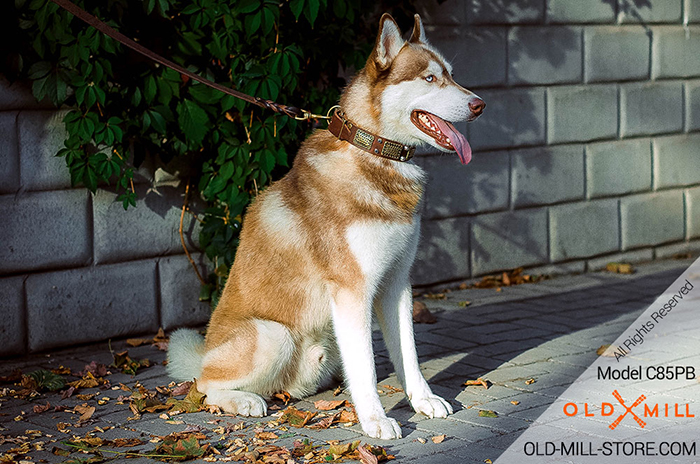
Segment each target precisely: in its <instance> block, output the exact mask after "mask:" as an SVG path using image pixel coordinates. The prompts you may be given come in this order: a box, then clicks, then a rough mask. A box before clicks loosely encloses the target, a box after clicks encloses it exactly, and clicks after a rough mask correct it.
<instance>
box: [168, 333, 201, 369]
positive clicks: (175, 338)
mask: <svg viewBox="0 0 700 464" xmlns="http://www.w3.org/2000/svg"><path fill="white" fill-rule="evenodd" d="M203 357H204V337H202V336H201V335H200V334H199V333H198V332H197V331H196V330H193V329H178V330H176V331H175V332H173V333H172V334H171V335H170V343H169V344H168V374H169V375H170V377H172V378H174V379H177V380H181V381H184V380H192V379H196V378H199V375H200V374H201V373H202V358H203Z"/></svg>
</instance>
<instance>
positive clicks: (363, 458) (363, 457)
mask: <svg viewBox="0 0 700 464" xmlns="http://www.w3.org/2000/svg"><path fill="white" fill-rule="evenodd" d="M357 453H358V454H359V455H360V462H361V463H362V464H378V463H379V460H378V459H377V456H375V455H374V453H372V452H371V451H370V450H369V449H367V448H366V446H365V445H360V446H358V447H357Z"/></svg>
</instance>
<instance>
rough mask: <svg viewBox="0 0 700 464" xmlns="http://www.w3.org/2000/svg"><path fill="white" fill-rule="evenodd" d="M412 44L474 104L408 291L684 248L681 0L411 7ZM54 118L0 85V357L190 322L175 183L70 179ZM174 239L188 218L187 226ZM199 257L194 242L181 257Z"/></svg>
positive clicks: (694, 53) (692, 206)
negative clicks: (482, 105)
mask: <svg viewBox="0 0 700 464" xmlns="http://www.w3.org/2000/svg"><path fill="white" fill-rule="evenodd" d="M419 12H420V13H421V14H422V16H423V18H424V21H425V23H426V25H427V33H428V38H429V40H431V41H432V42H433V43H434V44H436V45H437V46H438V47H439V48H440V50H442V51H443V53H444V55H445V56H446V57H448V58H449V59H451V60H452V62H453V64H454V69H455V75H456V79H457V81H458V82H460V83H462V84H464V85H465V86H467V87H468V88H470V89H472V90H474V91H475V92H476V93H477V94H478V95H480V96H481V97H483V98H484V100H485V101H486V103H487V107H486V111H485V113H484V115H483V116H482V117H481V118H480V119H479V120H477V121H476V122H474V123H471V124H468V125H467V124H462V125H461V126H459V129H460V130H462V131H463V132H465V133H466V134H467V138H468V140H469V141H470V143H471V145H472V147H473V148H474V158H473V161H472V163H471V164H470V165H468V166H461V165H460V164H459V162H458V160H457V159H456V157H455V156H447V155H439V154H434V153H427V154H424V155H423V156H419V157H418V158H417V162H418V163H419V164H421V165H422V166H423V167H424V168H425V169H426V170H427V171H428V173H429V176H430V183H429V185H428V187H427V191H426V197H425V201H424V203H423V208H424V211H423V216H424V221H423V239H422V242H421V246H420V249H419V254H418V260H417V263H416V266H415V267H414V271H413V280H414V283H415V284H418V285H427V284H435V283H444V282H454V281H459V280H461V279H466V278H471V277H478V276H480V275H483V274H487V273H492V272H497V271H499V270H505V269H511V268H515V267H518V266H526V267H531V268H535V272H537V271H541V272H580V271H584V270H586V269H597V268H600V267H603V266H605V264H606V263H607V262H609V261H612V260H625V261H633V262H634V261H639V260H648V259H653V258H654V257H667V256H671V255H673V254H674V253H678V252H684V251H687V250H696V249H700V58H699V57H700V0H645V1H643V2H641V1H635V0H446V1H443V2H440V3H438V0H421V2H419ZM62 117H63V113H61V112H60V111H56V110H53V109H51V108H50V107H48V106H46V105H44V104H42V103H37V102H36V101H34V99H33V98H32V96H31V93H30V92H29V90H28V89H27V88H26V87H23V86H21V85H14V86H10V85H9V84H8V83H7V82H6V81H3V80H0V164H2V166H3V169H0V208H1V209H0V210H1V211H2V212H3V220H2V221H0V314H1V315H2V317H1V318H0V339H2V340H3V343H2V344H1V345H0V356H3V355H16V354H21V353H26V352H35V351H41V350H47V349H51V348H54V347H59V346H67V345H72V344H76V343H84V342H90V341H97V340H105V339H108V338H110V337H118V336H124V335H132V334H137V333H147V332H152V331H154V330H156V329H157V328H158V327H164V328H166V329H170V328H174V327H177V326H180V325H197V324H201V323H203V322H205V321H206V320H207V318H208V314H209V308H208V306H207V305H205V304H201V303H199V302H198V301H197V296H198V294H199V282H198V281H197V279H196V277H195V275H194V272H193V271H192V269H191V268H190V264H189V262H188V261H187V259H186V258H185V256H184V255H183V254H182V253H183V251H182V247H181V244H180V239H179V235H178V223H179V217H180V207H181V206H182V202H183V198H182V196H183V189H182V186H180V187H173V186H168V187H166V186H158V185H156V184H155V183H154V181H153V178H152V176H153V174H152V173H148V172H146V171H144V172H143V173H142V176H141V177H140V178H139V181H138V182H137V184H136V190H137V191H138V193H139V196H140V198H141V199H140V200H139V202H138V206H137V207H136V208H135V209H132V210H131V211H128V212H124V211H123V209H122V207H121V204H119V203H116V202H115V194H114V193H113V192H112V191H110V190H109V188H102V189H100V190H99V191H98V192H97V194H96V195H92V194H90V193H89V192H88V191H86V190H85V189H83V188H72V187H71V185H70V178H69V175H68V171H67V169H66V167H65V165H64V161H63V160H62V159H60V158H55V157H54V156H53V155H54V154H55V153H56V152H57V150H58V149H59V148H60V147H61V146H62V142H63V137H64V131H63V125H62V122H61V119H62ZM185 229H186V230H187V232H188V246H190V247H191V249H194V248H195V245H196V243H195V242H196V235H197V230H196V226H195V225H194V224H193V221H192V218H191V217H188V218H187V224H186V227H185ZM195 258H196V259H197V260H198V262H199V263H200V265H201V264H203V262H204V259H203V257H202V256H201V255H200V254H195Z"/></svg>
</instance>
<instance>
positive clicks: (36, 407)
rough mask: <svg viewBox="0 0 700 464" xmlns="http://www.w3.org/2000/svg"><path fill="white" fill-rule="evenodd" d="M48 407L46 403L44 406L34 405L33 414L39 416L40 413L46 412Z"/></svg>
mask: <svg viewBox="0 0 700 464" xmlns="http://www.w3.org/2000/svg"><path fill="white" fill-rule="evenodd" d="M50 407H51V405H50V404H49V402H48V401H47V402H46V404H35V405H34V408H33V409H34V412H35V413H37V414H41V413H42V412H46V411H48V410H49V408H50Z"/></svg>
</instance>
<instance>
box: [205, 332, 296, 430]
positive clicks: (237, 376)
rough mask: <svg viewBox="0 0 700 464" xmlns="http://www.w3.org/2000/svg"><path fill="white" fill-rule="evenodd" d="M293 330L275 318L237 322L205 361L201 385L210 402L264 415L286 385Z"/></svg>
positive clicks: (292, 349)
mask: <svg viewBox="0 0 700 464" xmlns="http://www.w3.org/2000/svg"><path fill="white" fill-rule="evenodd" d="M294 346H295V345H294V340H293V339H292V335H291V333H290V331H289V329H288V328H287V327H286V326H284V325H282V324H280V323H278V322H274V321H268V320H261V319H250V320H243V321H239V322H238V323H236V325H235V327H234V328H233V330H232V332H231V334H230V336H229V337H228V338H227V339H226V340H225V341H224V342H223V343H221V344H219V345H218V346H216V347H214V348H212V349H210V350H209V351H207V353H206V354H205V355H204V358H203V360H202V373H201V376H200V378H199V379H198V383H197V388H198V389H199V390H200V391H201V392H202V393H204V394H205V395H207V398H206V401H207V403H209V404H213V405H216V406H218V407H220V408H221V409H223V410H224V411H226V412H229V413H235V414H240V415H243V416H256V417H261V416H264V415H265V414H266V413H267V403H266V402H265V400H264V399H263V397H262V396H261V395H270V394H272V393H274V392H276V391H279V390H281V389H282V388H283V387H284V372H285V369H287V368H288V366H289V362H290V360H291V359H292V357H293V355H294Z"/></svg>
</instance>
